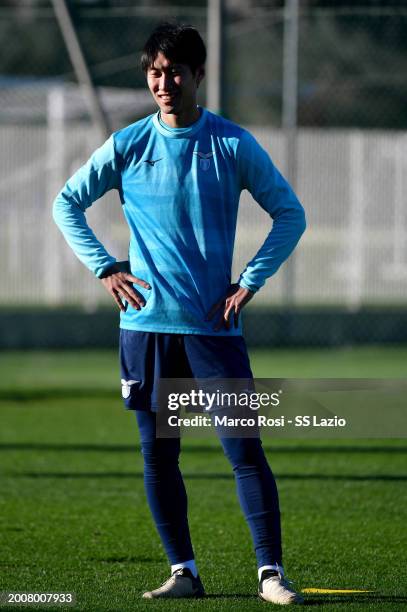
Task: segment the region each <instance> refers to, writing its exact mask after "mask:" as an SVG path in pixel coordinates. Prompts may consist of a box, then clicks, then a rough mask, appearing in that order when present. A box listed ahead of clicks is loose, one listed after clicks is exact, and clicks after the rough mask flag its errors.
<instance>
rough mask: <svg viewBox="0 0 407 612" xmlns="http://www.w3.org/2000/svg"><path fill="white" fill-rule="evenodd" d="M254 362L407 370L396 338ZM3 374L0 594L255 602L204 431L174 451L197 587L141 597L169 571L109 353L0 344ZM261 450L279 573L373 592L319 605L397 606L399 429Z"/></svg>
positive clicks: (273, 372) (330, 372) (231, 494)
mask: <svg viewBox="0 0 407 612" xmlns="http://www.w3.org/2000/svg"><path fill="white" fill-rule="evenodd" d="M251 358H252V364H253V369H254V373H255V375H256V376H257V377H266V376H267V377H271V376H276V377H288V376H292V377H298V376H302V377H347V376H349V377H353V376H354V377H364V376H367V377H391V378H395V377H405V374H406V368H407V365H406V364H407V348H400V347H393V348H386V349H384V348H376V349H375V348H371V347H369V348H368V349H364V348H360V349H342V350H335V351H332V350H331V351H329V350H303V351H274V352H273V351H252V354H251ZM0 371H1V381H0V411H1V412H0V419H1V426H0V466H1V483H0V541H1V550H2V552H1V557H0V591H9V590H11V591H31V592H36V591H48V592H49V591H55V592H56V591H64V592H67V591H74V592H75V593H76V594H77V606H76V607H75V608H74V609H77V610H92V611H96V610H109V611H112V612H118V611H123V612H124V611H126V610H129V611H130V610H146V609H147V608H148V606H149V605H151V606H152V607H153V608H154V609H167V610H171V611H172V610H183V609H196V610H232V609H233V610H239V611H240V610H255V609H259V610H260V609H262V608H263V609H265V606H266V605H267V604H265V603H263V602H260V601H258V600H257V598H256V568H255V563H254V555H253V554H252V551H251V542H250V538H249V533H248V529H247V526H246V524H245V522H244V519H243V518H242V516H241V514H240V510H239V507H238V503H237V499H236V496H235V490H234V482H233V478H232V474H231V470H230V468H229V465H228V463H227V461H226V459H225V458H224V456H223V454H222V451H221V449H220V447H219V444H218V443H217V441H216V440H213V439H210V440H209V439H208V440H202V439H200V440H187V441H186V442H185V443H184V448H183V453H182V459H181V466H182V469H183V472H184V475H185V482H186V486H187V490H188V493H189V507H190V524H191V531H192V535H193V541H194V545H195V549H196V556H197V560H198V564H199V569H200V573H201V575H202V579H203V581H204V584H205V586H206V589H207V592H208V595H209V597H208V598H207V599H206V600H203V601H199V602H198V601H196V602H188V601H185V602H177V603H176V605H175V604H174V602H145V601H142V600H140V595H141V593H142V592H143V590H145V589H150V588H153V587H156V586H158V585H159V584H160V583H161V582H162V581H163V580H164V579H165V578H166V577H167V574H168V567H167V563H166V560H165V556H164V553H163V550H162V548H161V545H160V543H159V539H158V536H157V535H156V533H155V531H154V528H153V525H152V521H151V519H150V516H149V511H148V508H147V505H146V501H145V498H144V490H143V482H142V458H141V455H140V452H139V446H138V439H137V431H136V426H135V417H134V414H132V413H129V412H126V411H124V410H123V408H122V402H121V398H120V388H119V385H118V365H117V357H116V353H115V352H114V351H106V352H102V351H99V352H63V351H60V352H52V353H51V352H40V351H38V352H10V353H1V354H0ZM265 448H266V452H267V456H268V458H269V461H270V463H271V466H272V469H273V470H274V472H275V475H276V477H277V481H278V486H279V491H280V501H281V507H282V520H283V537H284V548H285V565H286V568H287V571H288V575H289V577H291V578H293V579H295V581H296V585H297V587H298V588H300V589H302V588H312V587H314V588H330V589H365V590H371V591H372V593H362V594H342V595H333V594H332V595H327V594H321V595H308V596H307V601H308V602H309V603H310V604H311V605H314V604H315V606H316V607H317V609H318V610H319V609H322V610H325V609H326V610H344V609H350V610H369V609H372V610H377V611H381V610H394V611H396V610H397V611H399V610H401V609H404V608H405V607H406V604H407V595H406V584H405V567H406V561H407V559H406V550H407V535H406V529H405V524H406V518H407V516H406V514H407V513H406V507H407V492H406V479H407V471H406V456H407V444H406V441H405V440H380V439H375V440H347V441H341V442H339V441H324V440H309V441H301V442H299V441H296V440H278V441H272V440H270V438H267V440H266V441H265ZM9 609H10V610H11V609H12V608H9ZM13 609H15V608H13ZM24 609H28V608H27V607H25V608H24ZM37 609H38V608H37ZM47 609H49V608H47ZM51 609H53V608H51ZM55 609H56V608H55ZM59 609H61V608H59Z"/></svg>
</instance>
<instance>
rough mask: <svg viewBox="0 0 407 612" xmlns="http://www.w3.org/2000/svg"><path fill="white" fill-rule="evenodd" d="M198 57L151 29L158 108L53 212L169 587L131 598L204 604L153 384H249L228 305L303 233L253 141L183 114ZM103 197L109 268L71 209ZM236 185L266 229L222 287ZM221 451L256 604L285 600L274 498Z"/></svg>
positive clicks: (251, 445)
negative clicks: (93, 296)
mask: <svg viewBox="0 0 407 612" xmlns="http://www.w3.org/2000/svg"><path fill="white" fill-rule="evenodd" d="M205 59H206V50H205V45H204V43H203V41H202V38H201V37H200V35H199V33H198V31H197V30H196V29H195V28H193V27H191V26H182V25H175V24H162V25H160V26H159V27H157V28H156V29H155V30H154V32H153V33H152V34H151V36H150V37H149V39H148V41H147V42H146V44H145V46H144V51H143V55H142V58H141V65H142V69H143V70H144V72H145V74H146V77H147V84H148V87H149V89H150V92H151V94H152V96H153V98H154V100H155V102H156V103H157V105H158V108H159V110H158V112H157V113H155V114H153V115H150V116H149V117H146V118H145V119H142V120H140V121H137V122H136V123H134V124H132V125H130V126H128V127H126V128H124V129H122V130H120V131H118V132H116V133H114V134H113V135H112V136H111V137H110V138H109V139H108V140H107V141H106V142H105V144H103V145H102V146H101V147H100V148H99V149H97V151H95V152H94V154H93V155H92V156H91V158H90V159H89V161H88V162H87V164H85V165H84V166H83V167H82V168H81V169H80V170H78V171H77V172H76V174H74V176H72V177H71V178H70V179H69V180H68V182H67V183H66V185H65V187H64V188H63V189H62V191H61V192H60V194H59V195H58V197H57V198H56V200H55V203H54V219H55V221H56V223H57V224H58V226H59V227H60V229H61V231H62V232H63V234H64V236H65V238H66V240H67V241H68V243H69V245H70V246H71V247H72V249H73V250H74V251H75V253H76V255H77V256H78V257H79V259H80V260H81V261H82V262H83V263H84V264H85V265H86V266H87V267H88V268H89V269H90V270H91V271H92V272H93V273H94V274H95V275H96V276H97V277H98V278H100V279H101V282H102V283H103V285H104V286H105V288H106V289H107V291H108V292H109V293H110V294H111V295H112V297H113V299H114V300H115V302H116V304H117V306H118V307H119V308H120V311H121V317H120V328H121V329H120V355H121V369H122V392H123V397H124V399H125V404H126V406H127V407H128V408H130V409H133V410H135V411H136V416H137V421H138V426H139V429H140V438H141V445H142V452H143V457H144V481H145V488H146V494H147V500H148V503H149V506H150V509H151V512H152V515H153V518H154V521H155V524H156V527H157V530H158V533H159V535H160V537H161V540H162V543H163V546H164V549H165V551H166V553H167V555H168V559H169V562H170V564H171V576H170V578H169V579H168V580H167V581H166V582H164V583H163V584H162V586H160V587H159V588H157V589H155V590H153V591H149V592H147V593H144V595H143V597H145V598H163V597H201V596H203V595H204V588H203V585H202V582H201V580H200V578H199V575H198V571H197V566H196V562H195V557H194V552H193V548H192V544H191V538H190V533H189V527H188V518H187V496H186V491H185V487H184V482H183V479H182V475H181V472H180V470H179V466H178V458H179V453H180V440H179V439H175V438H174V439H165V438H156V412H157V409H158V405H157V387H158V383H159V380H160V378H174V377H179V378H196V379H213V378H219V379H228V378H232V379H233V378H243V379H251V378H252V373H251V370H250V364H249V359H248V355H247V349H246V345H245V342H244V340H243V337H242V334H241V326H240V313H241V310H242V308H243V307H244V306H245V305H246V304H247V303H248V302H249V300H251V299H252V298H253V296H254V295H255V293H256V292H257V291H258V290H259V289H260V288H261V287H262V286H263V285H264V283H265V281H266V279H267V278H268V277H270V276H271V275H272V274H274V273H275V272H276V271H277V269H278V268H279V267H280V265H281V264H282V263H283V261H284V260H285V259H287V257H288V256H289V255H290V253H291V252H292V250H293V249H294V248H295V246H296V244H297V242H298V240H299V238H300V236H301V234H302V233H303V231H304V228H305V218H304V211H303V208H302V206H301V205H300V203H299V202H298V200H297V198H296V196H295V194H294V193H293V191H292V189H291V188H290V186H289V185H288V183H287V182H286V181H285V179H284V178H283V177H282V176H281V174H280V173H279V172H278V170H277V169H276V168H275V166H274V165H273V163H272V161H271V160H270V158H269V156H268V155H267V153H266V152H265V151H264V150H263V149H262V148H261V147H260V145H259V144H258V143H257V142H256V140H255V139H254V138H253V136H251V134H250V133H249V132H247V131H246V130H244V129H243V128H241V127H239V126H238V125H236V124H234V123H231V122H230V121H226V120H225V119H223V118H222V117H219V116H217V115H215V114H213V113H211V112H209V111H208V110H206V109H205V108H202V107H199V106H197V90H198V87H199V85H200V83H201V81H202V79H203V77H204V65H205ZM110 189H117V191H118V192H119V194H120V199H121V203H122V206H123V212H124V215H125V217H126V220H127V223H128V225H129V228H130V237H131V238H130V250H129V262H120V263H118V262H116V260H115V258H114V257H113V256H112V255H110V254H109V253H108V252H107V251H106V249H105V248H104V246H103V245H102V244H101V243H100V242H99V241H98V240H97V238H96V237H95V235H94V234H93V232H92V230H91V229H90V228H89V226H88V225H87V223H86V219H85V214H84V213H85V210H86V209H87V208H88V207H89V206H91V205H92V204H93V203H94V202H95V201H96V200H97V199H98V198H100V197H101V196H102V195H103V194H104V193H106V191H108V190H110ZM243 189H248V190H249V191H250V193H251V194H252V195H253V198H254V199H255V200H256V201H257V202H258V203H259V204H260V206H261V207H262V208H263V209H264V210H265V211H266V212H267V213H269V215H270V216H271V217H272V219H273V227H272V230H271V231H270V233H269V234H268V236H267V237H266V239H265V242H264V244H263V246H262V247H261V248H260V250H259V251H258V253H257V254H256V255H255V256H254V258H253V259H252V260H251V261H250V262H249V263H248V264H247V266H246V269H245V270H244V271H243V272H242V274H241V275H240V277H239V279H238V281H237V282H236V283H231V265H232V255H233V245H234V238H235V230H236V219H237V211H238V203H239V196H240V193H241V191H242V190H243ZM221 443H222V446H223V449H224V452H225V454H226V456H227V458H228V459H229V461H230V463H231V465H232V467H233V471H234V473H235V477H236V486H237V492H238V497H239V502H240V505H241V507H242V511H243V513H244V515H245V518H246V520H247V522H248V525H249V527H250V531H251V535H252V538H253V543H254V549H255V553H256V558H257V565H258V576H259V595H260V597H261V598H262V599H264V600H265V601H269V602H273V603H278V604H290V603H299V602H301V601H302V598H301V596H300V595H299V594H297V593H296V592H295V591H293V590H292V588H291V587H290V586H289V584H288V582H287V581H286V580H285V579H284V571H283V568H282V551H281V531H280V513H279V503H278V494H277V488H276V484H275V481H274V477H273V475H272V472H271V470H270V467H269V465H268V463H267V460H266V458H265V455H264V452H263V449H262V446H261V441H260V439H259V437H251V438H223V437H222V438H221ZM216 571H225V568H217V570H216Z"/></svg>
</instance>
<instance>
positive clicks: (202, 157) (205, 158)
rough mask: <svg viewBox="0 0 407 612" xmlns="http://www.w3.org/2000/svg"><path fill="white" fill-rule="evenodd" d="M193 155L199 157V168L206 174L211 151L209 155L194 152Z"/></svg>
mask: <svg viewBox="0 0 407 612" xmlns="http://www.w3.org/2000/svg"><path fill="white" fill-rule="evenodd" d="M194 155H198V157H199V167H200V168H201V170H203V171H204V172H206V171H207V170H209V168H210V167H211V158H212V157H213V151H209V153H201V152H200V151H194Z"/></svg>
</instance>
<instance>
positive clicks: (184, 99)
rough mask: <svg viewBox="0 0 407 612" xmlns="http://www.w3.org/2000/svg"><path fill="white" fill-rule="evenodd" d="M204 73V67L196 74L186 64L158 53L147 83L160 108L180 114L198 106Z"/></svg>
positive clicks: (166, 111)
mask: <svg viewBox="0 0 407 612" xmlns="http://www.w3.org/2000/svg"><path fill="white" fill-rule="evenodd" d="M203 75H204V72H203V68H198V70H197V71H196V73H195V74H193V73H192V71H191V68H190V67H189V66H187V65H186V64H177V63H175V62H171V61H170V60H168V59H167V58H166V57H165V56H164V55H163V54H162V53H158V55H157V57H156V58H155V61H154V64H153V65H152V66H151V67H150V68H149V69H148V70H147V84H148V87H149V89H150V91H151V93H152V96H153V98H154V100H155V101H156V102H157V104H158V106H159V108H160V110H161V111H162V112H163V113H165V114H167V115H172V114H174V115H178V114H180V113H182V112H185V111H186V112H188V111H189V110H191V109H192V108H195V107H196V97H197V89H198V86H199V83H200V81H201V80H202V78H203Z"/></svg>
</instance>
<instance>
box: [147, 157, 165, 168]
mask: <svg viewBox="0 0 407 612" xmlns="http://www.w3.org/2000/svg"><path fill="white" fill-rule="evenodd" d="M162 159H163V158H162V157H160V158H159V159H145V160H144V163H145V164H149V165H150V166H154V164H156V163H157V162H159V161H161V160H162Z"/></svg>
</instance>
